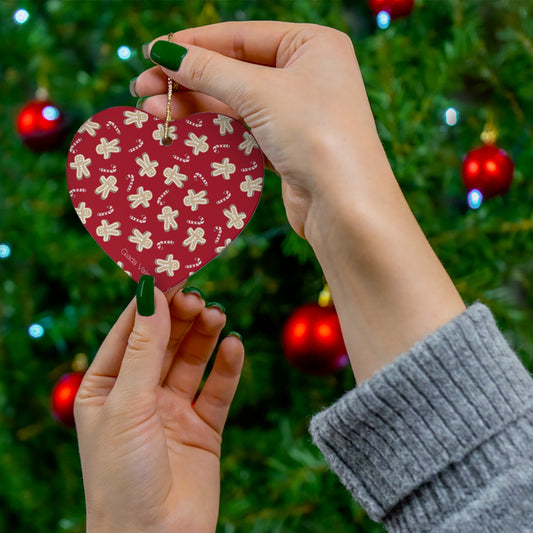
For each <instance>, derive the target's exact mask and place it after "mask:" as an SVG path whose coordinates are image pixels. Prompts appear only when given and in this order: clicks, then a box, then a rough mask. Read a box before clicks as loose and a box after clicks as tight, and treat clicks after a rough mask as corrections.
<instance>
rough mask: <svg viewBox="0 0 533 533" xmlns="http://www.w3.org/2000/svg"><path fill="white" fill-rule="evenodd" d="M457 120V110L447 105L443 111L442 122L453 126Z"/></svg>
mask: <svg viewBox="0 0 533 533" xmlns="http://www.w3.org/2000/svg"><path fill="white" fill-rule="evenodd" d="M458 120H459V112H458V111H457V109H454V108H453V107H449V108H448V109H446V111H445V112H444V122H446V124H447V125H448V126H455V125H456V124H457V121H458Z"/></svg>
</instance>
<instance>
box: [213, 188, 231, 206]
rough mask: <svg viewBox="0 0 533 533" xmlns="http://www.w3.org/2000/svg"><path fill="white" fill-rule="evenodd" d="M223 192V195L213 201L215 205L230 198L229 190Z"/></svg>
mask: <svg viewBox="0 0 533 533" xmlns="http://www.w3.org/2000/svg"><path fill="white" fill-rule="evenodd" d="M223 194H224V197H223V198H221V199H220V200H217V201H216V202H215V203H216V204H217V205H220V204H222V203H224V202H225V201H226V200H229V199H230V198H231V193H230V192H229V191H224V193H223Z"/></svg>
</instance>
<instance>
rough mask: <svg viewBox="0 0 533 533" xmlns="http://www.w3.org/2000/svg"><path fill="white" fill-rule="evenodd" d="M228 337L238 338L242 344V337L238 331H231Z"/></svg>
mask: <svg viewBox="0 0 533 533" xmlns="http://www.w3.org/2000/svg"><path fill="white" fill-rule="evenodd" d="M228 337H237V338H238V339H239V340H240V341H241V342H242V335H241V334H240V333H237V332H236V331H230V332H229V333H228Z"/></svg>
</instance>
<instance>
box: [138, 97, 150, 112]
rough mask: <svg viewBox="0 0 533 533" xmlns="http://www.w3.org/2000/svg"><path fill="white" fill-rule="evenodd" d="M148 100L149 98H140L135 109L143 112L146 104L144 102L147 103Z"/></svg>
mask: <svg viewBox="0 0 533 533" xmlns="http://www.w3.org/2000/svg"><path fill="white" fill-rule="evenodd" d="M147 98H148V96H143V97H142V98H139V99H138V100H137V103H136V104H135V107H136V108H137V109H141V110H142V108H143V104H144V101H145V100H146V99H147Z"/></svg>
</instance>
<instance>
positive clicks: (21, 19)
mask: <svg viewBox="0 0 533 533" xmlns="http://www.w3.org/2000/svg"><path fill="white" fill-rule="evenodd" d="M29 18H30V14H29V13H28V12H27V11H26V10H25V9H17V10H16V11H15V14H14V15H13V20H14V21H15V22H16V23H17V24H24V23H25V22H28V19H29Z"/></svg>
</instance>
